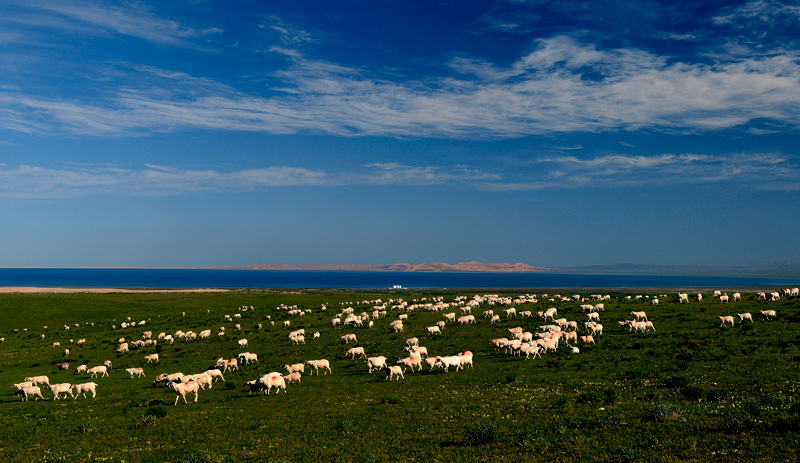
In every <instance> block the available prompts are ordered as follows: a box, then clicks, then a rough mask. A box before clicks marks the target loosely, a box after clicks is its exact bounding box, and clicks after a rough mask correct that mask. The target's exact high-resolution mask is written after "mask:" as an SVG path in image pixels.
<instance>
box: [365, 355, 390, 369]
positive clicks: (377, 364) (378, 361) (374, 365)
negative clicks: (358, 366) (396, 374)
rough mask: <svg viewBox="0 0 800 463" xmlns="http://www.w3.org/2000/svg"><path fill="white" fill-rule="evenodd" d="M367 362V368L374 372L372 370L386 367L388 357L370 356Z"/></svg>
mask: <svg viewBox="0 0 800 463" xmlns="http://www.w3.org/2000/svg"><path fill="white" fill-rule="evenodd" d="M366 362H367V368H369V373H372V370H380V369H381V368H385V367H386V357H384V356H383V355H380V356H378V357H368V358H367V360H366Z"/></svg>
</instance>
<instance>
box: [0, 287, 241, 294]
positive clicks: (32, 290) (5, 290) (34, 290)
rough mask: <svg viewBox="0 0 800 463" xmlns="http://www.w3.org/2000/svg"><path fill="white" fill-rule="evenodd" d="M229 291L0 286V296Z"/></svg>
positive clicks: (214, 291) (217, 290) (227, 290)
mask: <svg viewBox="0 0 800 463" xmlns="http://www.w3.org/2000/svg"><path fill="white" fill-rule="evenodd" d="M229 291H230V290H229V289H219V288H186V289H131V288H91V287H89V288H72V287H45V286H0V294H11V293H25V294H39V293H60V294H70V293H94V294H110V293H224V292H229Z"/></svg>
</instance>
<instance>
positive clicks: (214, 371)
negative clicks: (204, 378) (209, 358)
mask: <svg viewBox="0 0 800 463" xmlns="http://www.w3.org/2000/svg"><path fill="white" fill-rule="evenodd" d="M203 373H205V374H207V375H208V376H210V377H211V378H212V379H213V380H214V381H216V380H217V378H221V379H222V380H223V381H225V377H224V376H222V371H220V370H218V369H216V368H212V369H210V370H206V371H204V372H203Z"/></svg>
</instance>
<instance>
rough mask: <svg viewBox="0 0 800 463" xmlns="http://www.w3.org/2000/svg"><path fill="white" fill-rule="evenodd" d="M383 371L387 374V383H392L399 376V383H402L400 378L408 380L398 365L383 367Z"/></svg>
mask: <svg viewBox="0 0 800 463" xmlns="http://www.w3.org/2000/svg"><path fill="white" fill-rule="evenodd" d="M381 371H382V372H384V373H386V374H387V376H386V380H387V381H392V380H393V377H394V376H397V380H398V381H400V378H403V379H406V377H405V376H403V373H404V370H403V369H402V368H400V367H399V366H397V365H392V366H386V367H383V368H381Z"/></svg>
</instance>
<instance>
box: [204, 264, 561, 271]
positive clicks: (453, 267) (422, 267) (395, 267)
mask: <svg viewBox="0 0 800 463" xmlns="http://www.w3.org/2000/svg"><path fill="white" fill-rule="evenodd" d="M206 268H213V269H220V270H224V269H231V270H340V271H341V270H349V271H362V272H486V273H488V272H527V273H533V272H539V273H541V272H550V271H553V269H549V268H545V267H532V266H530V265H527V264H520V263H517V264H506V263H498V264H484V263H482V262H459V263H457V264H445V263H443V262H427V263H422V264H405V263H402V264H392V265H286V264H260V265H237V266H232V265H226V266H218V267H206Z"/></svg>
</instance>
